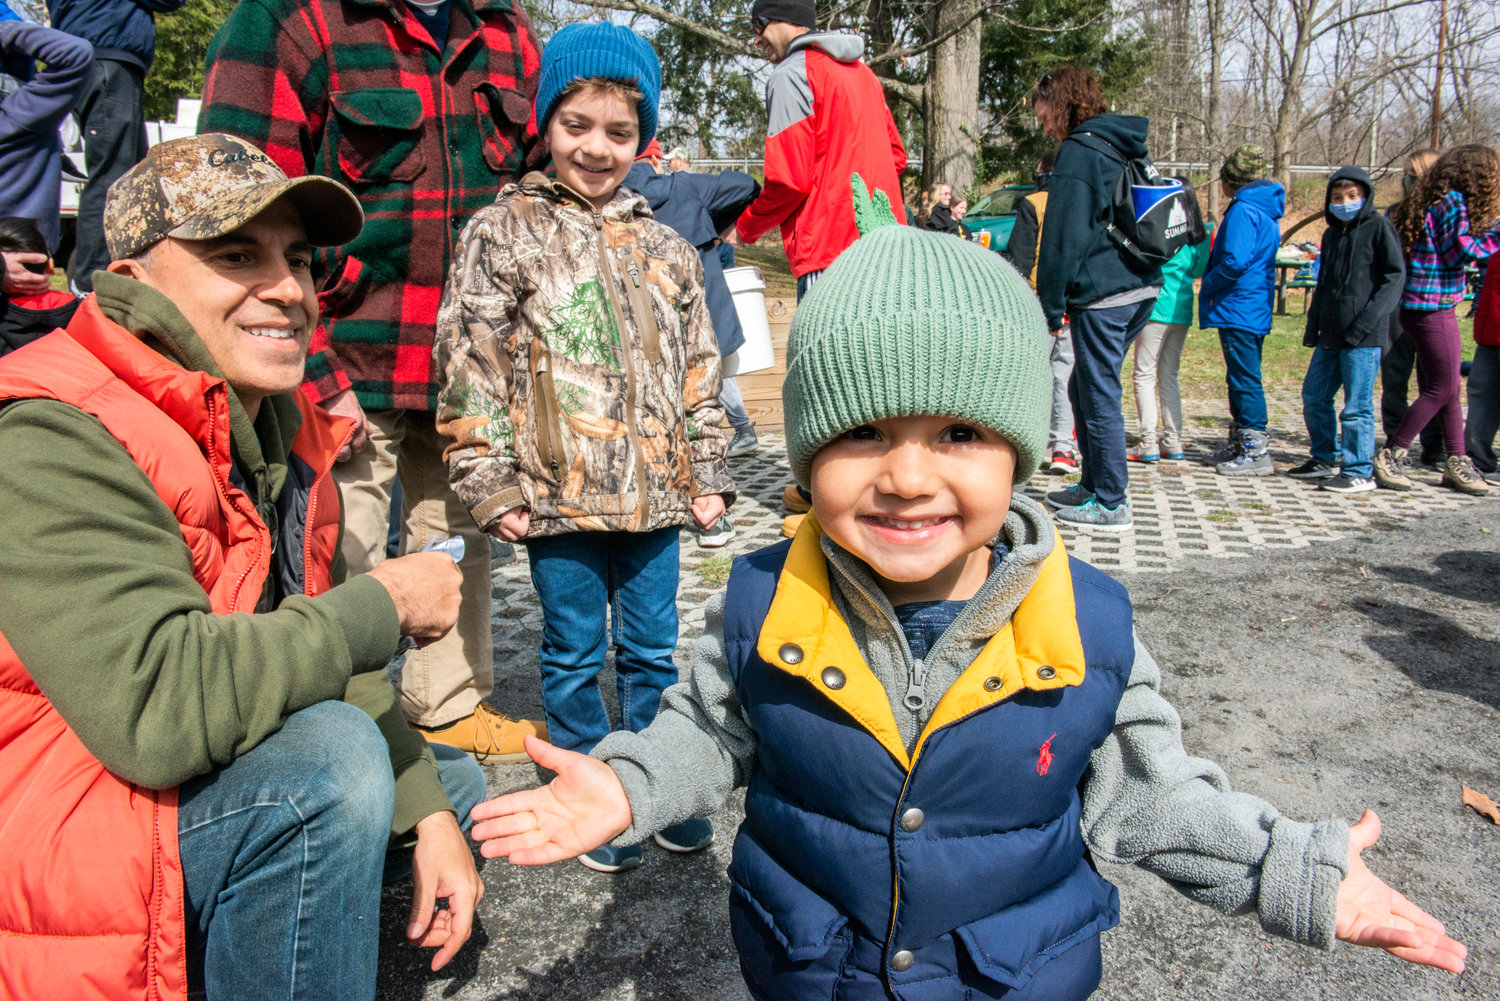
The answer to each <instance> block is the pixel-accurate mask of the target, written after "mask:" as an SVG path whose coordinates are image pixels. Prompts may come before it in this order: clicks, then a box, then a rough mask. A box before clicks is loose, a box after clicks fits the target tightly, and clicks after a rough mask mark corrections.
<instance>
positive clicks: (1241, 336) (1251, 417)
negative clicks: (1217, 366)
mask: <svg viewBox="0 0 1500 1001" xmlns="http://www.w3.org/2000/svg"><path fill="white" fill-rule="evenodd" d="M1265 343H1266V335H1265V334H1257V333H1253V332H1251V331H1249V330H1235V329H1233V328H1232V327H1222V328H1220V330H1219V347H1220V348H1222V349H1223V351H1224V382H1225V384H1226V385H1227V386H1228V388H1229V416H1230V419H1232V420H1233V421H1234V423H1235V425H1236V426H1238V427H1242V428H1248V429H1250V430H1251V431H1264V430H1265V429H1266V391H1265V389H1264V388H1263V387H1262V386H1261V382H1260V354H1261V349H1262V348H1263V347H1264V346H1265Z"/></svg>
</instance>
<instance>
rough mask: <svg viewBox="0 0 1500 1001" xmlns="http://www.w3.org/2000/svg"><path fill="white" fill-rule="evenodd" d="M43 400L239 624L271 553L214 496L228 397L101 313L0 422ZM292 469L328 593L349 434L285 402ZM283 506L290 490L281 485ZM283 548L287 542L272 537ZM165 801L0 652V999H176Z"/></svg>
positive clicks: (169, 799)
mask: <svg viewBox="0 0 1500 1001" xmlns="http://www.w3.org/2000/svg"><path fill="white" fill-rule="evenodd" d="M18 399H54V400H59V401H61V402H64V403H68V404H71V405H72V406H75V407H78V408H79V409H80V410H83V411H84V412H86V413H88V414H91V415H93V416H94V417H96V418H97V419H98V420H99V421H100V422H101V423H102V424H103V425H104V427H105V428H106V429H107V430H108V431H109V433H110V434H112V435H114V436H115V438H117V439H118V440H119V441H120V443H121V444H122V445H124V446H125V448H126V449H127V450H128V451H129V452H130V456H131V458H132V459H134V460H135V462H136V464H137V465H138V466H140V467H141V469H142V470H144V471H145V473H146V475H147V476H148V477H150V479H151V482H152V485H153V486H154V487H155V488H156V493H157V496H159V497H160V498H161V500H162V503H163V504H165V505H166V506H167V507H168V508H170V509H171V511H172V513H173V514H174V515H175V517H176V518H177V521H178V524H179V525H180V526H181V528H182V536H183V540H184V541H185V542H186V543H187V545H188V547H189V548H190V549H191V550H192V560H193V576H194V577H195V578H196V579H197V581H198V583H199V584H201V585H202V587H203V590H204V591H205V592H207V594H208V596H209V600H210V603H211V605H212V607H213V610H214V611H215V612H216V613H218V614H220V615H227V614H229V613H231V612H250V611H253V610H254V608H255V605H256V601H257V600H258V598H259V597H260V593H261V587H262V584H263V583H264V581H265V579H266V575H267V573H268V572H269V570H270V565H271V561H270V557H271V538H270V533H269V532H268V531H267V529H266V526H265V524H264V523H263V522H262V521H261V519H260V517H259V516H258V515H257V513H256V511H255V506H254V504H253V503H252V502H251V500H250V498H249V497H248V496H247V495H246V494H245V493H244V492H243V491H241V490H239V489H238V488H236V487H235V486H233V485H232V484H231V482H230V478H229V472H230V467H231V459H230V450H229V449H230V425H229V387H228V385H227V384H226V383H225V382H224V381H223V380H222V379H217V378H214V377H213V376H210V375H207V374H205V373H203V372H196V371H189V370H187V369H184V368H181V367H179V366H177V365H175V364H173V363H172V362H170V361H167V360H166V359H165V358H163V357H162V356H161V355H159V354H157V353H156V352H155V351H153V350H151V349H150V348H148V347H147V346H146V345H145V344H143V343H142V342H141V341H140V340H138V339H137V338H135V337H133V336H131V335H130V334H129V333H128V332H127V331H125V330H124V329H123V328H121V327H120V326H118V325H117V324H115V323H113V322H111V321H110V320H108V319H107V318H105V316H104V315H103V314H102V313H101V312H100V310H99V307H98V304H97V303H96V302H95V300H94V298H93V297H92V296H91V297H89V298H88V299H87V300H85V301H84V303H83V305H82V306H81V307H80V308H79V310H78V313H77V315H76V316H75V317H74V319H73V321H72V323H70V324H69V325H68V328H67V330H66V331H59V332H54V333H52V334H49V335H48V336H46V337H44V338H42V339H40V340H38V341H35V342H33V343H31V344H29V345H27V346H26V347H24V348H22V349H21V350H19V351H16V352H14V353H13V354H11V355H9V356H8V357H6V358H5V360H4V362H3V363H0V404H4V403H6V402H10V401H13V400H18ZM297 403H298V406H299V407H300V409H301V411H302V426H301V428H300V430H299V431H298V432H297V435H296V437H295V439H294V440H293V443H292V453H293V456H295V457H296V459H297V460H299V461H300V462H301V463H304V464H305V465H306V467H307V469H308V470H309V471H310V472H311V474H312V475H311V476H309V477H306V480H307V482H308V483H309V487H307V488H305V489H308V490H309V491H310V493H309V496H308V497H307V500H306V504H305V505H304V506H303V509H305V510H306V512H307V515H306V531H305V532H304V533H303V536H304V540H305V549H304V564H303V568H302V569H303V574H302V576H303V578H304V580H305V582H306V584H305V591H306V593H307V594H317V593H319V592H320V591H324V590H327V589H328V588H329V587H331V586H332V581H331V579H330V571H331V568H332V563H333V554H334V548H335V546H336V545H337V544H338V528H339V496H338V488H337V486H335V484H334V483H333V480H332V478H331V477H330V476H329V475H328V473H329V470H330V468H331V467H332V465H333V460H334V456H336V455H337V454H338V451H339V449H340V448H341V447H342V445H343V443H344V441H345V440H346V439H347V438H348V437H349V433H350V431H351V430H352V425H351V423H350V422H349V421H346V420H344V419H342V418H335V417H331V416H329V415H328V414H326V413H324V412H323V411H320V410H318V409H316V408H315V407H314V406H313V405H312V404H310V403H308V402H307V401H306V400H305V399H303V397H302V395H301V393H298V394H297ZM284 489H287V490H290V489H298V487H296V486H295V485H294V483H293V477H291V476H289V477H288V479H287V485H286V487H285V488H284ZM282 537H283V538H286V539H293V538H296V537H297V536H296V534H295V530H294V528H288V529H285V530H284V534H283V536H282ZM185 954H186V932H185V926H184V914H183V887H182V866H181V860H180V858H179V856H178V850H177V790H176V789H163V790H152V789H146V788H143V787H141V786H136V785H133V784H132V783H130V782H127V781H125V780H124V779H121V778H118V777H117V776H115V775H113V774H111V773H110V772H108V771H106V770H105V768H104V766H103V765H101V764H100V763H99V762H98V761H97V760H96V759H95V758H94V756H93V755H92V754H90V753H89V752H88V749H87V748H85V747H84V746H83V744H82V743H81V742H80V741H79V740H78V738H77V737H76V736H75V735H74V733H73V731H72V729H71V728H69V726H68V725H67V723H65V722H64V721H63V719H62V717H61V716H59V715H58V714H57V711H56V710H55V709H54V708H53V707H52V704H51V703H50V702H48V700H47V698H46V697H45V696H44V695H43V694H42V693H41V692H40V691H39V690H38V689H37V686H36V684H35V683H34V682H33V681H32V678H31V675H30V674H29V673H28V672H27V670H26V668H25V667H24V666H23V665H22V664H21V662H20V659H19V658H18V657H17V656H16V653H15V651H14V650H13V649H12V648H11V646H10V644H9V643H8V642H6V640H5V638H4V637H3V636H0V997H5V998H50V997H59V998H62V997H66V998H74V999H76V998H89V999H111V1001H113V999H126V998H130V999H138V998H161V999H169V1001H170V999H178V998H185V997H186V996H187V969H186V960H185Z"/></svg>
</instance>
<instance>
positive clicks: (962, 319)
mask: <svg viewBox="0 0 1500 1001" xmlns="http://www.w3.org/2000/svg"><path fill="white" fill-rule="evenodd" d="M854 188H855V196H854V205H855V216H856V218H857V219H858V221H859V225H860V230H861V232H862V233H864V235H863V236H861V237H860V238H859V239H858V240H856V241H855V242H854V243H853V244H852V245H851V246H850V247H849V248H848V249H847V250H845V251H844V252H843V253H842V254H840V255H839V257H838V259H837V260H836V261H834V263H833V264H832V265H831V266H830V267H829V268H828V270H827V271H826V272H825V273H824V274H823V275H822V277H820V278H819V279H818V281H817V283H816V284H814V285H813V287H812V288H811V289H810V290H809V291H808V293H807V295H806V296H805V297H804V298H803V300H802V302H801V304H799V305H798V306H797V311H796V313H795V314H794V316H793V317H792V327H791V331H790V333H789V334H788V337H787V348H786V359H787V360H786V381H785V382H784V383H783V384H782V389H781V399H782V405H783V406H784V408H785V410H786V435H787V458H788V459H789V460H790V462H791V466H792V473H793V475H794V476H796V478H797V482H798V483H800V484H802V485H803V486H804V487H805V486H807V485H808V479H809V476H810V471H811V468H812V457H813V455H814V453H816V452H817V451H818V449H820V448H822V447H823V446H824V445H826V444H828V442H830V441H832V440H833V439H834V438H836V437H837V436H838V435H840V434H842V433H843V432H845V431H847V430H849V429H850V428H854V427H858V426H859V425H861V424H868V423H870V422H872V421H877V420H881V419H883V418H886V417H909V416H920V415H936V416H943V417H955V418H959V419H961V420H964V421H968V422H971V423H973V424H977V425H982V426H984V427H989V428H993V429H994V430H995V431H997V432H999V433H1000V435H1001V436H1003V437H1004V438H1005V439H1006V440H1007V441H1009V442H1010V443H1011V444H1012V445H1014V446H1015V449H1016V473H1015V481H1016V482H1017V483H1020V482H1023V481H1024V480H1026V479H1028V478H1029V477H1030V476H1031V474H1032V473H1034V472H1035V471H1036V468H1037V464H1038V463H1039V462H1040V461H1041V459H1042V452H1043V450H1044V449H1045V448H1046V445H1047V427H1048V422H1049V418H1050V416H1051V407H1052V370H1051V366H1050V364H1049V361H1048V357H1049V353H1050V351H1051V338H1050V337H1049V336H1048V334H1047V322H1046V320H1045V319H1044V318H1043V317H1042V308H1041V305H1040V304H1039V303H1038V302H1037V298H1036V295H1035V294H1034V293H1033V292H1032V291H1031V289H1030V288H1029V287H1028V286H1027V284H1026V280H1025V279H1024V278H1022V277H1021V276H1020V274H1018V273H1017V272H1016V270H1015V268H1013V267H1011V266H1010V265H1009V264H1008V263H1006V262H1005V261H1004V260H1003V259H1001V257H1000V255H999V254H997V253H995V252H994V251H991V250H986V249H985V248H983V247H981V246H980V245H979V244H977V243H971V242H969V241H967V240H961V239H957V238H955V237H953V236H952V235H950V234H947V233H935V232H927V231H923V230H919V229H917V228H916V227H914V226H902V225H900V224H898V223H896V221H895V219H894V217H892V216H890V211H889V203H886V204H885V205H884V210H883V212H882V209H881V206H880V204H879V203H880V202H882V201H884V193H883V192H877V193H876V199H877V201H876V203H875V204H874V206H873V209H872V203H871V202H870V200H869V197H868V195H867V194H866V193H865V187H864V184H863V182H862V181H861V180H860V179H859V177H858V175H856V176H855V178H854ZM881 215H883V216H884V217H885V218H887V219H888V220H889V224H888V225H886V224H881V223H872V222H871V219H872V217H873V216H881Z"/></svg>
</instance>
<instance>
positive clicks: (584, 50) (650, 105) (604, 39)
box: [536, 21, 661, 156]
mask: <svg viewBox="0 0 1500 1001" xmlns="http://www.w3.org/2000/svg"><path fill="white" fill-rule="evenodd" d="M589 77H602V78H603V79H605V80H622V81H624V82H626V83H629V84H631V85H633V86H634V87H635V88H636V89H637V90H639V91H640V92H641V99H640V101H638V102H637V103H636V113H637V115H639V117H640V120H641V121H640V128H641V137H640V143H639V145H637V146H636V150H635V152H636V155H637V156H639V155H640V153H641V151H642V150H644V149H645V148H646V144H647V143H649V142H650V141H651V140H652V139H654V138H656V105H657V101H658V100H659V99H660V97H661V62H660V61H659V60H658V59H657V58H656V50H655V49H653V48H652V47H651V43H650V42H648V41H646V40H645V39H644V38H642V37H641V36H640V35H637V34H636V33H635V32H633V31H631V30H630V29H629V28H625V27H621V26H620V25H618V24H610V23H609V22H608V21H604V22H600V23H598V24H570V25H568V26H567V27H566V28H563V29H562V30H561V31H559V32H558V33H557V34H555V35H553V36H552V40H551V41H550V42H548V43H547V47H546V48H544V49H543V50H542V78H541V82H540V83H539V84H537V89H536V127H537V129H539V130H540V131H541V132H543V133H545V132H546V131H547V119H549V118H551V117H552V112H553V111H554V110H555V109H556V108H557V101H558V98H560V97H562V93H563V91H564V90H567V88H568V85H569V84H570V83H574V82H575V81H578V80H587V79H588V78H589Z"/></svg>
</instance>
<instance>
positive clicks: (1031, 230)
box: [1002, 198, 1057, 330]
mask: <svg viewBox="0 0 1500 1001" xmlns="http://www.w3.org/2000/svg"><path fill="white" fill-rule="evenodd" d="M1040 229H1041V226H1040V225H1039V223H1038V222H1037V217H1036V206H1035V205H1033V204H1031V202H1030V200H1029V199H1025V198H1023V199H1021V200H1020V202H1018V203H1017V204H1016V222H1015V225H1014V226H1012V227H1011V231H1010V240H1009V241H1008V242H1007V243H1006V245H1005V253H1004V254H1003V255H1002V256H1004V258H1005V259H1006V260H1007V261H1009V262H1010V264H1011V267H1013V268H1015V269H1016V270H1017V271H1019V272H1020V273H1021V277H1022V278H1025V279H1026V282H1027V284H1029V285H1030V286H1031V287H1032V289H1033V290H1034V289H1035V288H1036V280H1035V279H1034V278H1033V277H1032V274H1031V272H1032V269H1033V268H1035V267H1036V238H1037V232H1038V231H1039V230H1040ZM1052 329H1054V330H1056V329H1057V328H1056V327H1053V328H1052Z"/></svg>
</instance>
